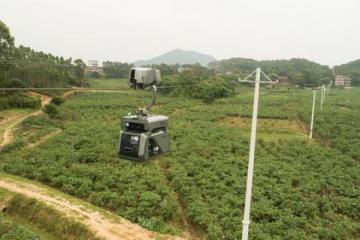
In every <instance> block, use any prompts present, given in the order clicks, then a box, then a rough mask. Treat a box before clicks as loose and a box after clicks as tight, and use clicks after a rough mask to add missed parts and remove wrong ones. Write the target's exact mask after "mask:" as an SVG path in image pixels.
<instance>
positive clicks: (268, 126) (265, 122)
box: [218, 116, 306, 134]
mask: <svg viewBox="0 0 360 240" xmlns="http://www.w3.org/2000/svg"><path fill="white" fill-rule="evenodd" d="M251 122H252V119H251V118H242V117H235V116H227V117H224V118H222V119H220V120H219V121H218V124H219V125H220V126H227V127H239V128H251ZM257 127H258V129H259V130H274V131H289V132H292V133H300V134H306V128H305V126H304V124H303V123H302V122H301V121H298V120H286V119H272V118H259V119H258V122H257Z"/></svg>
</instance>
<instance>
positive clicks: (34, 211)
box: [0, 189, 97, 240]
mask: <svg viewBox="0 0 360 240" xmlns="http://www.w3.org/2000/svg"><path fill="white" fill-rule="evenodd" d="M0 201H1V203H2V204H3V212H2V214H4V216H5V218H6V219H7V220H10V221H11V222H14V223H15V224H19V223H20V224H21V225H22V226H25V227H26V229H28V230H29V231H30V232H34V234H36V235H39V236H40V237H41V239H50V240H51V239H64V240H65V239H74V240H75V239H97V238H95V237H94V236H93V233H91V232H89V231H88V230H87V228H86V227H85V226H84V225H82V224H80V223H78V222H76V221H74V220H70V219H69V218H67V217H65V216H64V215H63V214H62V213H59V212H57V211H56V210H54V209H53V208H51V207H49V206H47V205H45V204H44V203H41V202H38V201H37V200H35V199H31V198H28V197H25V196H24V195H21V194H15V193H11V192H9V191H7V190H4V189H0ZM18 237H19V236H18ZM20 239H22V238H20Z"/></svg>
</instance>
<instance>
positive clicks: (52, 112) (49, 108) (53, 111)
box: [43, 104, 59, 118]
mask: <svg viewBox="0 0 360 240" xmlns="http://www.w3.org/2000/svg"><path fill="white" fill-rule="evenodd" d="M43 112H44V113H46V114H48V115H49V117H50V118H56V117H58V116H59V110H58V109H57V107H56V106H55V105H54V104H46V105H45V106H44V107H43Z"/></svg>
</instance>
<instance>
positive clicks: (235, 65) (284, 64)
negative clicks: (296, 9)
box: [209, 58, 334, 87]
mask: <svg viewBox="0 0 360 240" xmlns="http://www.w3.org/2000/svg"><path fill="white" fill-rule="evenodd" d="M209 67H210V68H212V69H215V71H216V72H219V73H225V74H230V75H231V74H233V75H236V76H241V77H246V76H247V75H248V74H250V73H251V72H252V71H254V69H255V68H257V67H261V68H262V70H263V71H264V72H265V73H266V74H267V75H269V76H270V77H271V78H272V79H274V80H275V79H278V78H280V77H282V78H283V77H285V78H286V79H287V80H288V81H289V83H290V84H293V85H299V86H301V87H305V86H319V85H321V84H328V83H329V82H330V81H332V80H333V79H334V77H333V73H332V71H331V69H330V68H329V67H328V66H325V65H321V64H319V63H316V62H313V61H309V60H307V59H300V58H292V59H283V60H262V61H257V60H254V59H248V58H231V59H224V60H221V61H216V62H212V63H211V64H209Z"/></svg>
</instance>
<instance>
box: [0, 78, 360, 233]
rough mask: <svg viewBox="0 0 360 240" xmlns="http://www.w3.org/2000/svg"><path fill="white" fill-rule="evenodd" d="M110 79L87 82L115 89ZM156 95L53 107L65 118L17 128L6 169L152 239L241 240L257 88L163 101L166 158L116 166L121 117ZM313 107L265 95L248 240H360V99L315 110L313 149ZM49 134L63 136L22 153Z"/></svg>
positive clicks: (306, 99) (293, 94)
mask: <svg viewBox="0 0 360 240" xmlns="http://www.w3.org/2000/svg"><path fill="white" fill-rule="evenodd" d="M107 81H110V80H94V81H93V83H92V84H93V86H96V87H108V86H110V85H111V87H113V86H114V85H117V82H115V80H114V82H113V80H111V83H110V82H107ZM108 84H109V85H108ZM119 86H120V85H119ZM151 97H152V93H150V92H146V91H131V90H128V91H123V92H118V93H116V92H111V93H105V92H97V93H77V94H75V95H72V96H70V97H69V98H68V99H67V100H66V101H65V103H63V104H62V105H60V106H58V107H57V109H58V111H59V118H58V119H57V118H55V119H50V118H49V117H47V116H46V115H42V116H41V115H40V116H34V117H32V118H31V119H29V120H28V121H25V122H24V123H23V124H22V125H20V126H19V128H18V130H17V131H16V133H15V135H16V140H15V142H14V143H13V144H11V145H9V146H7V147H6V148H5V149H4V153H3V154H2V155H1V156H0V160H1V169H2V170H3V171H5V172H7V173H11V174H15V175H19V176H23V177H26V178H29V179H35V180H37V181H40V182H42V183H45V184H48V185H50V186H52V187H54V188H57V189H60V190H62V191H64V192H66V193H68V194H71V195H74V196H76V197H79V198H82V199H85V200H87V201H89V202H91V203H93V204H95V205H98V206H100V207H103V208H106V209H109V210H111V211H113V212H116V213H117V214H119V215H121V216H123V217H125V218H127V219H130V220H131V221H134V222H137V223H139V224H141V225H142V226H144V227H146V228H148V229H152V230H156V231H160V232H167V233H173V234H179V233H181V231H189V232H192V233H193V234H194V235H197V236H200V237H201V238H206V239H240V238H241V230H242V213H243V207H244V206H243V205H244V195H245V185H246V172H247V161H248V150H249V136H250V123H251V116H252V101H253V99H252V90H251V89H243V91H240V92H239V93H238V94H237V95H236V96H234V97H229V98H222V99H218V100H215V101H214V102H212V103H210V104H208V103H204V102H203V101H200V100H194V99H189V98H182V97H166V96H163V95H160V96H159V97H158V100H157V104H156V106H155V107H154V108H153V113H154V114H164V115H168V116H169V118H170V128H169V130H170V136H171V148H172V150H171V153H170V154H168V155H164V156H161V157H158V158H155V159H152V160H149V161H146V162H135V161H129V160H125V159H121V158H119V157H118V156H117V153H116V146H117V143H118V137H119V131H120V118H121V117H122V116H124V115H127V114H128V112H129V111H134V110H135V109H136V108H137V107H139V106H142V105H145V104H147V103H148V102H149V101H150V100H151ZM318 99H319V97H318ZM311 104H312V91H310V90H278V89H277V90H276V89H274V90H267V89H262V90H261V95H260V109H259V126H258V137H257V146H256V156H255V170H254V182H253V184H254V186H253V198H252V209H251V220H252V222H251V225H250V237H251V239H359V238H360V224H359V222H360V201H359V198H360V166H359V161H360V124H359V123H360V89H352V90H331V92H330V94H329V95H328V96H327V98H326V102H325V105H324V108H323V110H320V108H319V102H317V103H316V107H317V108H316V114H315V127H314V139H313V140H311V141H310V140H309V139H308V137H307V136H306V135H307V134H308V128H309V121H310V114H311ZM39 126H41V127H39ZM44 129H48V130H49V131H46V130H44ZM54 129H60V130H61V132H60V133H58V134H57V135H55V136H53V137H52V138H50V139H49V140H48V141H46V142H44V143H43V144H40V145H38V146H36V147H33V148H27V147H26V143H27V141H28V139H34V140H33V141H34V142H36V141H37V140H38V139H41V138H42V137H44V136H46V134H49V132H51V131H53V130H54ZM24 146H25V147H24Z"/></svg>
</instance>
